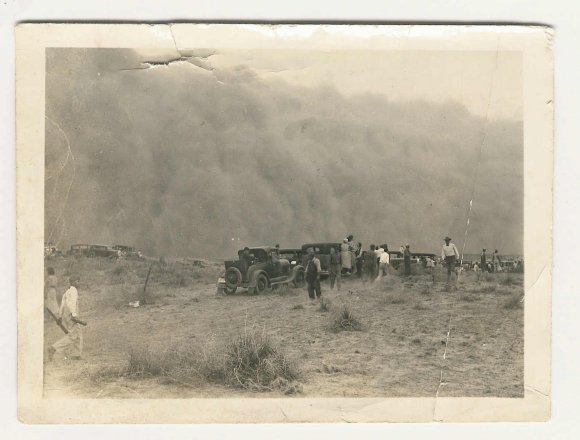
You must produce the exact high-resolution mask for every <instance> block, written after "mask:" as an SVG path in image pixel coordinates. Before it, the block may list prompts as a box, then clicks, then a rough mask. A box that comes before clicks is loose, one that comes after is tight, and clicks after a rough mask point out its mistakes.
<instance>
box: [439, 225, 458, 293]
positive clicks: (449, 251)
mask: <svg viewBox="0 0 580 440" xmlns="http://www.w3.org/2000/svg"><path fill="white" fill-rule="evenodd" d="M443 240H444V241H445V244H444V245H443V249H442V250H441V260H443V261H444V262H445V265H446V266H447V283H449V281H451V272H452V271H455V262H456V261H457V259H458V258H459V251H458V250H457V247H456V246H455V243H451V238H450V237H449V236H447V237H445V238H444V239H443Z"/></svg>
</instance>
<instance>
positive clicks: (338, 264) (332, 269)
mask: <svg viewBox="0 0 580 440" xmlns="http://www.w3.org/2000/svg"><path fill="white" fill-rule="evenodd" d="M328 269H329V270H328V272H329V275H330V290H332V289H334V284H335V282H336V286H337V288H338V290H340V278H341V270H342V261H341V260H340V252H337V251H336V249H335V248H333V247H331V248H330V266H329V268H328Z"/></svg>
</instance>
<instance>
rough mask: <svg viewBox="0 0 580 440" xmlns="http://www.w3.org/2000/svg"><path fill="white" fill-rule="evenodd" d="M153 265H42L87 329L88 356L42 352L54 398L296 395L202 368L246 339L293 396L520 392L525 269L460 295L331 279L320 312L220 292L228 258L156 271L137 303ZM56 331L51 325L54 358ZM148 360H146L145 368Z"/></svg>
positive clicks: (453, 290) (420, 286)
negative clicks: (266, 349)
mask: <svg viewBox="0 0 580 440" xmlns="http://www.w3.org/2000/svg"><path fill="white" fill-rule="evenodd" d="M150 264H151V262H148V261H122V260H120V261H118V262H113V261H109V260H104V259H88V258H81V259H79V260H73V259H64V258H61V259H54V260H48V261H47V262H46V265H47V266H52V267H54V268H55V269H56V272H57V276H58V279H59V289H58V295H59V298H58V299H59V301H60V295H62V293H63V292H64V291H65V290H66V288H67V287H68V284H67V275H68V274H70V273H73V272H74V273H78V274H80V276H81V284H80V288H79V299H80V315H81V317H82V318H83V319H85V320H87V321H88V326H87V327H86V328H85V329H84V359H83V360H81V361H72V360H68V359H66V358H63V357H62V356H61V357H55V360H54V361H53V362H51V363H48V362H47V361H46V356H45V394H46V395H47V396H75V397H87V398H95V397H102V398H117V397H122V398H188V397H232V396H241V397H275V396H281V395H283V394H284V392H285V391H286V392H287V391H288V390H287V387H286V388H284V387H280V388H276V387H270V388H265V389H262V390H261V392H256V390H255V388H251V387H250V388H248V387H246V388H243V387H241V386H237V385H239V383H235V382H234V383H231V382H230V383H227V381H223V380H222V379H221V376H220V377H218V376H219V375H218V376H215V377H214V376H212V374H210V373H208V372H207V371H206V370H207V367H208V365H209V364H210V363H211V362H217V364H219V365H221V363H220V362H221V359H222V358H223V356H225V351H227V348H224V347H227V346H228V345H227V344H228V343H230V342H231V341H232V340H234V339H235V338H236V337H237V336H239V335H243V334H246V335H247V334H251V335H261V336H267V338H268V340H269V342H270V343H271V345H272V346H273V347H275V348H276V350H277V351H278V352H279V353H280V354H282V355H283V356H284V358H285V359H286V360H287V361H288V362H289V364H290V366H291V367H292V369H293V371H296V374H297V377H296V379H295V380H296V382H297V383H298V384H299V385H300V386H299V390H298V391H297V392H294V391H296V390H294V391H293V392H292V393H293V394H296V395H298V396H308V397H332V396H337V397H363V396H365V397H379V396H386V397H399V396H409V397H420V396H434V395H435V394H436V393H438V395H439V396H484V397H485V396H500V397H522V396H523V350H524V346H523V334H524V328H523V302H522V301H520V299H521V298H522V296H523V275H522V274H510V275H507V274H503V273H500V274H489V275H487V276H484V277H483V276H482V279H480V280H478V279H477V277H476V274H475V273H463V274H461V275H460V277H459V280H458V282H457V284H456V286H452V287H447V286H446V284H445V283H444V282H443V281H442V280H443V274H442V273H439V272H437V273H436V281H437V282H435V283H433V282H432V280H431V277H430V276H428V275H426V274H416V275H413V276H411V277H409V278H403V277H400V276H399V275H397V274H396V273H392V274H390V275H389V276H387V277H386V278H385V279H382V280H380V281H379V282H376V283H373V284H372V285H368V284H367V285H363V284H362V283H361V281H359V280H358V279H344V280H343V286H342V290H341V291H340V292H339V291H336V290H334V291H329V285H328V281H324V282H323V283H322V289H323V297H324V301H325V303H324V305H323V306H322V307H321V304H320V303H319V302H318V301H315V302H310V300H309V299H308V295H307V293H306V291H305V289H293V288H285V287H282V288H280V289H277V290H274V291H272V292H270V293H267V294H265V295H261V296H254V295H248V294H245V293H244V291H242V292H240V293H238V294H236V295H233V296H225V295H221V294H216V287H215V282H216V280H217V277H218V275H219V274H220V272H221V271H222V263H220V262H216V261H204V260H202V261H201V262H194V261H193V260H173V261H168V265H167V267H166V268H165V269H164V270H162V269H161V268H160V267H159V266H158V265H156V264H155V265H154V266H153V269H152V271H151V277H150V280H149V285H148V288H147V291H148V295H149V301H150V304H148V305H146V306H142V307H138V308H133V307H130V306H129V302H131V301H135V300H137V299H138V297H139V294H140V291H142V289H143V284H144V280H145V276H146V274H147V271H148V269H149V266H150ZM438 269H439V268H438ZM484 278H485V279H484ZM345 306H346V307H347V309H348V310H349V311H350V312H351V314H352V315H353V317H355V318H356V320H358V322H359V323H360V327H361V328H360V330H358V331H338V330H337V327H336V321H335V319H336V316H337V315H338V314H339V313H340V312H341V311H342V310H343V308H344V307H345ZM61 335H62V333H61V331H60V330H59V328H58V327H57V326H56V325H55V324H54V323H53V322H52V321H49V320H46V321H45V340H44V344H45V349H46V348H47V347H48V346H49V345H50V344H52V343H54V342H55V341H56V340H57V339H58V338H60V337H61ZM444 354H445V358H444ZM130 356H132V361H131V362H130V361H129V359H130ZM139 356H141V358H143V357H145V358H147V359H149V361H150V362H149V364H148V365H149V366H148V367H144V368H142V369H140V370H139V371H137V370H136V369H135V368H133V367H135V365H136V364H135V359H136V358H137V357H139ZM175 359H180V362H181V363H177V364H176V363H175V362H176V361H175ZM184 359H186V360H187V361H184ZM208 359H214V360H213V361H212V360H208ZM184 362H185V363H184ZM150 364H155V366H156V367H155V368H153V367H151V365H150ZM139 365H143V362H141V363H140V364H139ZM183 365H189V367H190V368H185V369H184V368H181V367H182V366H183ZM192 365H193V366H192ZM178 367H180V368H178ZM166 369H167V370H166ZM212 378H213V379H212ZM441 378H442V380H441Z"/></svg>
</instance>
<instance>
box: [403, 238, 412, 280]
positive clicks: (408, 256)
mask: <svg viewBox="0 0 580 440" xmlns="http://www.w3.org/2000/svg"><path fill="white" fill-rule="evenodd" d="M403 261H404V262H405V276H409V275H411V249H410V246H409V243H407V244H406V245H405V250H404V251H403Z"/></svg>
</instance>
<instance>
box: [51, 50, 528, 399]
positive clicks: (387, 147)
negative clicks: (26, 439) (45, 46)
mask: <svg viewBox="0 0 580 440" xmlns="http://www.w3.org/2000/svg"><path fill="white" fill-rule="evenodd" d="M145 52H147V53H145ZM281 54H284V55H285V56H281ZM286 55H287V56H286ZM351 55H352V56H354V55H356V56H357V59H362V60H367V61H365V62H366V63H367V65H366V68H365V69H363V68H362V67H356V66H355V67H352V66H351V67H348V66H349V65H350V64H348V62H347V61H348V59H349V54H345V53H341V54H336V56H334V57H331V58H330V57H326V58H325V56H326V55H321V56H320V57H315V56H313V54H311V53H309V52H306V51H305V52H291V51H289V52H288V53H287V54H286V52H284V51H276V52H274V51H271V52H267V51H248V52H247V53H245V52H244V53H228V52H227V51H226V52H224V51H217V50H194V51H186V52H184V53H181V54H180V56H178V57H176V56H175V54H172V55H171V56H168V55H167V54H163V53H161V54H159V53H154V54H152V52H151V51H138V50H123V49H49V50H47V79H46V81H47V82H46V84H47V85H46V90H47V96H46V148H45V151H46V158H45V162H46V176H45V240H46V243H45V267H46V269H47V272H46V283H45V308H46V310H47V315H46V319H45V348H46V356H45V393H47V395H54V396H57V395H60V394H61V393H63V392H65V393H67V394H73V395H76V396H79V397H145V398H161V397H216V396H241V397H249V396H252V395H253V394H252V393H255V392H260V393H265V395H266V396H277V395H298V396H301V395H304V396H315V397H316V396H321V397H330V396H340V397H343V396H433V395H437V396H502V397H521V396H522V395H523V271H524V261H523V258H522V256H521V255H522V248H523V171H522V166H523V145H522V121H521V114H520V113H519V110H518V108H517V106H515V107H514V110H513V111H511V112H508V111H507V110H506V109H505V108H501V109H500V108H498V107H497V106H496V105H494V104H493V102H492V99H495V100H497V102H511V101H514V102H517V99H516V98H517V96H516V97H515V98H514V97H512V96H507V95H506V96H504V97H503V98H502V97H501V96H500V97H492V94H491V93H490V91H489V90H490V89H489V87H490V84H492V83H493V84H495V87H496V88H497V89H498V90H500V92H497V91H495V92H494V93H500V94H501V90H512V89H514V90H515V89H516V88H515V86H517V85H518V83H517V82H516V83H515V84H514V87H511V83H510V81H511V79H510V78H511V76H510V75H507V74H503V76H502V74H501V72H503V71H506V70H507V71H510V72H511V70H510V69H513V66H517V65H518V60H517V59H512V58H510V56H508V55H506V56H503V55H502V56H501V57H499V56H497V57H492V56H489V54H480V55H474V54H469V56H467V55H462V54H461V53H459V52H458V53H456V54H448V53H445V54H443V53H441V55H437V53H436V52H434V53H429V54H427V55H421V56H420V54H419V53H410V54H408V55H405V54H392V53H386V52H385V53H384V54H383V53H378V54H372V56H371V55H368V54H365V53H360V54H354V52H353V54H351ZM449 57H451V58H449ZM450 60H451V61H450ZM375 62H376V63H379V64H377V65H376V66H378V65H381V66H382V65H383V64H384V63H395V64H396V65H397V66H399V68H398V69H390V70H385V74H384V75H385V78H384V81H387V82H388V81H392V84H393V85H396V84H399V85H402V84H405V82H406V81H408V80H407V79H405V78H402V77H401V76H400V75H399V76H396V75H394V73H393V72H397V71H406V72H410V73H409V75H410V76H411V77H415V79H416V81H417V82H416V84H417V89H420V88H421V84H422V82H423V83H425V81H424V80H422V79H421V75H422V73H421V70H422V69H417V68H416V69H415V70H413V71H409V67H410V66H414V65H415V64H414V63H417V65H420V64H421V63H423V65H425V66H428V69H426V71H428V72H430V74H432V75H436V74H437V72H440V74H441V75H443V74H444V73H445V74H447V75H453V73H452V72H451V71H450V69H447V70H445V68H444V66H448V65H450V62H452V63H453V65H454V66H456V69H457V71H458V73H457V75H458V76H457V80H456V82H457V87H458V88H459V89H461V88H463V89H464V90H467V91H469V90H471V89H470V88H473V89H474V92H473V93H472V95H473V96H472V97H471V98H465V102H461V101H458V99H459V98H458V97H457V96H458V95H455V94H453V87H451V85H450V84H448V83H449V79H448V78H447V79H446V80H445V81H443V78H444V77H443V76H441V81H440V82H439V83H437V81H435V82H434V83H433V88H434V89H437V88H439V89H437V93H436V94H433V95H432V96H431V95H429V94H428V93H427V92H425V97H424V98H421V99H418V98H417V97H416V96H413V95H412V94H411V92H409V95H408V96H403V95H404V92H402V91H401V90H404V87H395V86H393V87H391V89H389V88H388V87H384V86H382V85H381V86H379V83H377V82H373V81H374V80H373V77H372V76H369V75H370V74H369V73H365V72H366V71H367V70H368V68H369V66H370V67H372V66H373V65H374V64H373V63H375ZM341 63H342V64H341ZM380 63H383V64H380ZM478 63H479V64H478ZM493 63H496V64H497V63H499V64H498V65H497V66H496V70H497V71H498V72H500V74H498V75H499V79H497V78H494V79H491V78H486V77H485V75H484V78H483V80H481V82H477V81H478V80H476V79H470V80H469V81H474V82H473V84H471V83H469V84H466V83H465V81H467V79H465V78H471V76H469V75H467V72H468V71H469V69H471V67H470V66H471V65H473V64H475V65H481V66H486V67H489V66H492V67H493V66H494V64H493ZM501 63H507V64H505V66H508V67H505V66H504V64H501ZM307 64H308V65H309V66H310V67H308V68H306V67H305V66H306V65H307ZM362 65H364V63H361V66H362ZM376 66H375V67H376ZM348 69H355V70H356V69H358V70H356V75H358V77H359V78H360V79H364V78H366V81H358V82H353V81H352V79H351V77H352V76H353V74H352V72H351V74H347V73H345V72H348ZM375 70H376V69H375ZM490 71H493V69H491V70H490ZM434 72H435V73H434ZM450 72H451V73H450ZM365 75H367V76H365ZM514 77H515V76H514ZM502 78H503V79H502ZM506 78H507V79H506ZM501 81H504V82H505V84H504V85H503V86H502V85H501V84H500V83H501ZM361 83H362V85H361ZM519 85H520V86H521V84H519ZM508 86H510V87H508ZM361 87H363V89H361ZM364 87H366V89H364ZM381 87H382V88H381ZM480 89H481V90H480ZM389 90H392V94H391V92H389ZM425 90H427V89H425ZM505 93H506V94H507V93H508V92H507V91H506V92H505ZM510 93H512V92H510ZM468 94H469V93H467V92H465V95H466V96H467V95H468ZM394 95H396V96H397V97H396V99H395V98H393V96H394ZM478 96H485V97H488V98H489V99H490V103H489V104H487V105H480V103H479V102H478V101H477V99H478V98H477V97H478ZM441 97H444V98H441ZM508 98H509V99H508ZM494 102H495V101H494ZM350 233H352V234H350ZM277 243H279V244H277ZM55 324H58V325H55ZM119 329H122V331H119ZM79 372H81V373H82V374H81V376H82V377H81V379H80V380H72V378H73V377H75V378H78V377H79Z"/></svg>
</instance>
